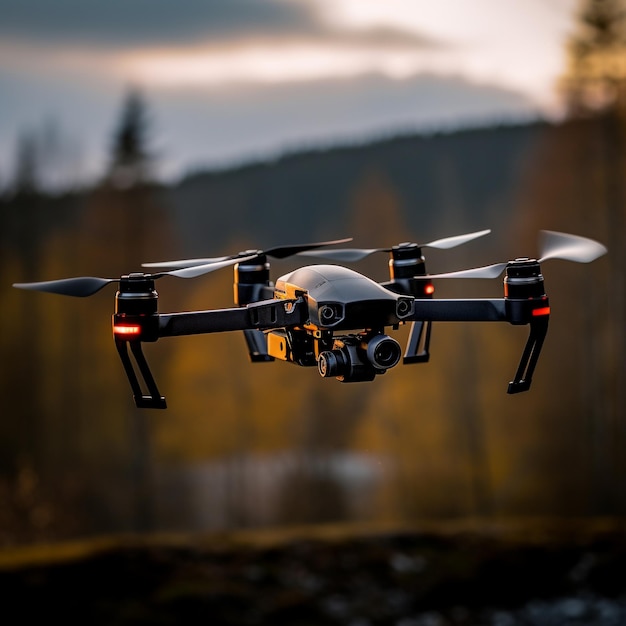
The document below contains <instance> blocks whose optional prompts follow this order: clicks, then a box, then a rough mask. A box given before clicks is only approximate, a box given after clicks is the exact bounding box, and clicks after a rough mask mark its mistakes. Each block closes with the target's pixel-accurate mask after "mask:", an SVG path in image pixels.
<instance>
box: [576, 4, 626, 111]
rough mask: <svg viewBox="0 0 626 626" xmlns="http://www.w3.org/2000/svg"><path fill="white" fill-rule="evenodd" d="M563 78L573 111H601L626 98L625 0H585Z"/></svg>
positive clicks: (621, 105) (622, 105)
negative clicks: (566, 70)
mask: <svg viewBox="0 0 626 626" xmlns="http://www.w3.org/2000/svg"><path fill="white" fill-rule="evenodd" d="M568 53H569V68H568V72H567V75H566V77H565V80H564V86H565V91H566V97H567V100H568V105H569V109H570V112H571V113H574V114H580V113H586V112H588V111H593V110H598V109H600V110H602V109H605V108H607V107H611V106H614V105H616V104H618V105H619V106H620V107H621V108H624V106H625V103H624V101H625V99H626V88H625V84H626V1H625V0H583V5H582V8H581V11H580V13H579V17H578V28H577V31H576V33H575V34H574V36H573V37H572V38H571V40H570V41H569V46H568Z"/></svg>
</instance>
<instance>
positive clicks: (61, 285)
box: [13, 276, 118, 298]
mask: <svg viewBox="0 0 626 626" xmlns="http://www.w3.org/2000/svg"><path fill="white" fill-rule="evenodd" d="M117 280H118V279H117V278H98V277H95V276H80V277H76V278H61V279H59V280H46V281H42V282H37V283H13V287H17V288H18V289H30V290H31V291H43V292H46V293H57V294H60V295H62V296H76V297H79V298H84V297H85V296H91V295H92V294H94V293H96V292H97V291H100V289H102V288H103V287H105V286H106V285H108V284H110V283H113V282H116V281H117Z"/></svg>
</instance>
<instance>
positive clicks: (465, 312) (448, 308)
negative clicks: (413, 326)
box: [411, 296, 550, 394]
mask: <svg viewBox="0 0 626 626" xmlns="http://www.w3.org/2000/svg"><path fill="white" fill-rule="evenodd" d="M549 317H550V306H549V302H548V298H547V297H546V296H541V297H536V298H528V299H514V298H503V299H495V300H492V299H476V300H416V301H415V311H414V313H413V315H412V316H411V319H412V320H413V321H414V322H419V321H423V322H432V321H438V322H509V323H510V324H513V325H524V324H528V325H529V327H530V333H529V336H528V340H527V342H526V346H525V347H524V351H523V352H522V356H521V359H520V363H519V365H518V368H517V371H516V373H515V377H514V378H513V380H512V381H511V382H510V383H509V386H508V388H507V393H509V394H514V393H520V392H522V391H528V389H530V385H531V381H532V375H533V372H534V370H535V366H536V365H537V361H538V359H539V354H540V352H541V348H542V346H543V342H544V339H545V337H546V333H547V331H548V320H549Z"/></svg>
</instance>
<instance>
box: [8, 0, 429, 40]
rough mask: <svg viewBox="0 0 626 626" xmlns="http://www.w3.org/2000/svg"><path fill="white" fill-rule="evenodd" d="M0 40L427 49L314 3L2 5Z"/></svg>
mask: <svg viewBox="0 0 626 626" xmlns="http://www.w3.org/2000/svg"><path fill="white" fill-rule="evenodd" d="M0 15H1V16H2V19H0V37H2V38H5V39H8V40H11V41H22V42H28V43H30V44H33V45H35V46H37V47H45V46H47V45H62V46H69V47H73V46H76V45H84V44H90V45H92V46H98V47H105V48H107V47H133V48H137V47H142V46H166V45H190V44H194V43H196V42H199V41H202V42H205V43H206V42H213V43H220V42H222V43H223V42H225V41H232V40H235V41H236V40H245V39H259V38H260V39H268V38H278V39H281V38H284V37H288V38H294V37H308V38H311V37H314V38H316V39H320V40H326V39H328V40H331V41H332V40H335V41H336V40H337V39H338V38H341V39H342V40H344V41H345V42H349V41H353V42H358V43H361V44H365V43H367V44H369V45H391V44H396V45H397V44H401V43H404V44H408V43H411V44H412V45H428V44H429V40H428V39H427V38H425V37H421V36H420V35H417V34H415V33H413V34H410V33H408V32H404V31H403V30H402V29H399V28H390V27H380V28H379V27H377V26H376V25H373V26H372V27H371V28H365V29H357V30H352V29H350V28H340V27H337V25H334V26H333V24H332V23H331V22H330V21H329V20H327V19H325V18H324V14H323V12H322V11H320V8H319V6H318V5H317V2H316V1H315V0H301V1H298V2H294V1H290V0H177V1H176V2H174V1H172V0H107V1H106V2H89V1H85V0H54V1H53V2H51V1H49V0H19V2H18V1H16V0H0Z"/></svg>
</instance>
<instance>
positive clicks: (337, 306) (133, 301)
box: [13, 230, 607, 409]
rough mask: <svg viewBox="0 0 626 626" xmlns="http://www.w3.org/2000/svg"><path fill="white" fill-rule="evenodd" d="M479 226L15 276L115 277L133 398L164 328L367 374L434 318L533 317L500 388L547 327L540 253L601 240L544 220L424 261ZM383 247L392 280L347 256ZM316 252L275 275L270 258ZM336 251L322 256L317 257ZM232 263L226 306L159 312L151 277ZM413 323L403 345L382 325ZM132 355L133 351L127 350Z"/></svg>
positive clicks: (423, 351) (523, 374)
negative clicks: (454, 287)
mask: <svg viewBox="0 0 626 626" xmlns="http://www.w3.org/2000/svg"><path fill="white" fill-rule="evenodd" d="M489 232H490V230H481V231H476V232H472V233H466V234H463V235H456V236H453V237H446V238H444V239H437V240H435V241H431V242H428V243H423V244H418V243H413V242H405V243H400V244H398V245H394V246H391V247H388V248H367V249H366V248H337V247H334V246H337V245H339V244H346V243H348V242H350V241H352V238H345V239H337V240H333V241H323V242H317V243H308V244H297V245H286V246H276V247H273V248H268V249H265V250H245V251H242V252H239V253H237V254H233V255H229V256H222V257H211V258H200V259H185V260H178V261H167V262H157V263H144V264H142V267H144V268H151V269H157V270H160V271H158V272H156V273H145V272H133V273H129V274H125V275H122V276H121V277H120V278H98V277H93V276H84V277H77V278H64V279H59V280H50V281H44V282H30V283H14V284H13V286H14V287H17V288H20V289H29V290H34V291H42V292H48V293H54V294H60V295H68V296H77V297H85V296H90V295H92V294H94V293H96V292H98V291H100V289H102V288H103V287H105V286H107V285H109V284H111V283H116V284H117V285H118V289H117V292H116V294H115V310H114V313H113V318H112V322H113V338H114V341H115V346H116V348H117V351H118V353H119V356H120V358H121V361H122V365H123V367H124V371H125V373H126V376H127V378H128V381H129V383H130V387H131V390H132V394H133V398H134V402H135V405H136V406H137V407H138V408H156V409H165V408H167V403H166V400H165V397H164V396H162V395H161V393H160V391H159V388H158V386H157V384H156V382H155V379H154V377H153V375H152V373H151V371H150V367H149V365H148V362H147V360H146V358H145V356H144V353H143V350H142V344H143V343H144V342H156V341H158V340H159V339H161V338H163V337H176V336H183V335H199V334H207V333H219V332H233V331H238V332H243V335H244V337H245V341H246V345H247V350H248V354H249V358H250V361H252V362H269V361H275V360H280V361H285V362H289V363H293V364H295V365H298V366H303V367H317V370H318V372H319V374H320V375H321V376H322V377H323V378H335V379H337V380H339V381H341V382H344V383H349V382H369V381H373V380H374V379H375V378H376V377H377V376H379V375H381V374H384V373H386V372H387V371H388V370H389V369H391V368H393V367H395V366H396V365H398V363H399V362H400V361H401V360H402V362H403V364H412V363H424V362H427V361H428V360H429V358H430V338H431V328H432V324H433V322H444V321H448V322H508V323H509V324H512V325H516V326H519V325H527V326H529V329H530V330H529V335H528V339H527V342H526V345H525V347H524V349H523V352H522V356H521V358H520V361H519V365H518V368H517V370H516V372H515V375H514V377H513V380H512V381H510V382H509V384H508V388H507V393H509V394H515V393H520V392H523V391H527V390H528V389H530V386H531V382H532V376H533V373H534V370H535V366H536V364H537V360H538V358H539V354H540V351H541V348H542V345H543V343H544V339H545V336H546V333H547V330H548V320H549V317H550V303H549V299H548V296H547V295H546V293H545V289H544V278H543V275H542V273H541V264H542V263H543V262H545V261H547V260H549V259H563V260H568V261H574V262H578V263H589V262H591V261H594V260H595V259H597V258H598V257H600V256H602V255H603V254H605V253H606V252H607V249H606V247H605V246H604V245H602V244H601V243H599V242H597V241H594V240H593V239H588V238H586V237H581V236H578V235H572V234H567V233H560V232H556V231H548V230H544V231H541V233H540V235H541V237H540V248H541V254H540V255H539V257H538V258H537V259H536V258H531V257H517V258H515V259H514V260H510V261H505V262H501V263H495V264H492V265H487V266H483V267H476V268H471V269H464V270H458V271H453V272H447V273H442V274H429V273H427V271H426V263H425V258H424V256H423V253H422V249H423V248H438V249H448V248H453V247H455V246H458V245H461V244H463V243H466V242H469V241H472V240H474V239H477V238H479V237H482V236H484V235H486V234H488V233H489ZM381 252H384V253H387V254H388V255H389V260H388V265H389V280H388V281H383V282H378V281H375V280H373V279H372V278H369V277H368V276H366V275H364V274H362V273H359V272H357V271H356V270H354V269H351V268H349V267H347V266H346V265H345V264H346V263H353V262H358V261H360V260H362V259H364V258H366V257H368V256H370V255H375V254H377V253H381ZM291 256H297V257H300V258H303V259H304V258H307V259H311V264H309V265H303V266H301V267H299V268H298V269H295V270H293V271H291V272H289V273H287V274H284V275H282V276H280V277H279V278H277V279H276V280H275V281H272V280H271V277H270V263H269V261H268V259H269V258H276V259H285V258H287V257H291ZM324 260H327V261H333V262H334V263H328V264H327V263H324V262H322V261H324ZM228 266H233V271H234V301H235V302H234V304H235V306H234V307H232V308H220V309H209V310H204V311H186V312H177V313H176V312H175V313H159V311H158V299H159V295H158V293H157V291H156V289H155V281H156V280H158V279H160V278H163V277H165V276H172V277H176V278H195V277H198V276H202V275H204V274H208V273H210V272H213V271H215V270H219V269H221V268H225V267H228ZM503 273H504V296H503V297H502V298H478V299H435V298H434V297H433V295H434V291H435V288H434V284H433V283H434V281H437V280H439V279H454V278H479V279H480V278H484V279H493V278H497V277H499V276H501V275H502V274H503ZM403 325H410V330H409V333H408V339H407V342H406V346H405V348H404V351H403V349H402V347H401V346H400V344H399V342H398V341H397V340H396V339H394V338H393V337H392V336H391V335H390V334H389V333H390V332H392V331H394V330H398V329H399V327H400V326H403ZM133 359H134V362H133Z"/></svg>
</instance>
